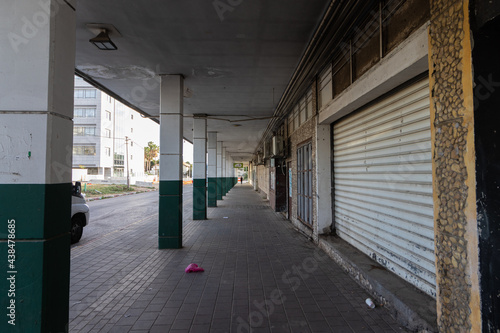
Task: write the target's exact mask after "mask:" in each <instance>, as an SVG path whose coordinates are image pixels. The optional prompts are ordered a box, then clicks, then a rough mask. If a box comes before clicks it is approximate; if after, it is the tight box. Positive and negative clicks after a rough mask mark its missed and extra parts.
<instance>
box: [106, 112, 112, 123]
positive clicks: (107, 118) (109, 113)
mask: <svg viewBox="0 0 500 333" xmlns="http://www.w3.org/2000/svg"><path fill="white" fill-rule="evenodd" d="M106 120H109V121H111V112H109V111H106Z"/></svg>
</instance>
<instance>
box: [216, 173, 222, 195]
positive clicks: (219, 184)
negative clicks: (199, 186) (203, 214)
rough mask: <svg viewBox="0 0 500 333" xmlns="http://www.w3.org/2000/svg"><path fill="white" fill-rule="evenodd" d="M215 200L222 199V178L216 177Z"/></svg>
mask: <svg viewBox="0 0 500 333" xmlns="http://www.w3.org/2000/svg"><path fill="white" fill-rule="evenodd" d="M216 179H217V200H222V178H221V177H217V178H216Z"/></svg>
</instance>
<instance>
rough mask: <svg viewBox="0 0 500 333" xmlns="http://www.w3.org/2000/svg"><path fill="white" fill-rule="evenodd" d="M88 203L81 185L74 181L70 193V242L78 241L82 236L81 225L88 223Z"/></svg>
mask: <svg viewBox="0 0 500 333" xmlns="http://www.w3.org/2000/svg"><path fill="white" fill-rule="evenodd" d="M89 211H90V209H89V205H87V202H86V201H85V196H84V195H83V194H82V185H81V183H80V182H76V183H75V185H73V193H72V195H71V244H74V243H78V241H80V238H82V234H83V227H85V226H86V225H88V224H89V217H90V213H89Z"/></svg>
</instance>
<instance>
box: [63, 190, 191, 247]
mask: <svg viewBox="0 0 500 333" xmlns="http://www.w3.org/2000/svg"><path fill="white" fill-rule="evenodd" d="M158 196H159V192H158V191H154V192H146V193H141V194H133V195H124V196H121V197H116V198H110V199H104V200H96V201H91V202H88V205H89V207H90V223H89V225H88V226H86V227H85V228H84V229H83V236H82V239H81V240H80V242H78V243H76V244H73V245H72V247H76V246H83V245H85V244H86V243H88V242H91V241H94V240H97V239H99V238H101V237H104V236H106V235H107V234H109V233H111V232H114V231H116V230H119V229H122V228H125V227H127V226H128V225H130V224H132V223H135V222H137V221H141V220H144V219H145V218H148V217H152V216H154V215H157V214H158ZM183 200H184V218H186V217H191V215H192V212H193V185H184V193H183Z"/></svg>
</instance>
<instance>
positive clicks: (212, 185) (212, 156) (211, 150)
mask: <svg viewBox="0 0 500 333" xmlns="http://www.w3.org/2000/svg"><path fill="white" fill-rule="evenodd" d="M208 207H217V132H208Z"/></svg>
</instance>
